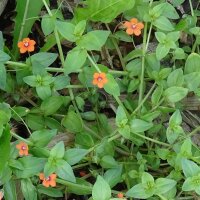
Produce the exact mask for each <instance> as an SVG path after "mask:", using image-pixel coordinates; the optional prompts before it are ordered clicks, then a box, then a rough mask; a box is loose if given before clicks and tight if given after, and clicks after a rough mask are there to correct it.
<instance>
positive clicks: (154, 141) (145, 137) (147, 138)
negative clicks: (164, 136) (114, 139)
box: [133, 132, 170, 147]
mask: <svg viewBox="0 0 200 200" xmlns="http://www.w3.org/2000/svg"><path fill="white" fill-rule="evenodd" d="M133 134H135V135H137V136H139V137H141V138H143V139H145V140H148V141H151V142H153V143H156V144H160V145H163V146H166V147H170V145H169V144H167V143H164V142H160V141H158V140H154V139H152V138H149V137H147V136H144V135H141V134H139V133H135V132H134V133H133Z"/></svg>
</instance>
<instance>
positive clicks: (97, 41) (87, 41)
mask: <svg viewBox="0 0 200 200" xmlns="http://www.w3.org/2000/svg"><path fill="white" fill-rule="evenodd" d="M109 34H110V31H102V30H95V31H91V32H88V33H87V34H86V35H83V36H82V37H81V38H80V39H79V40H77V42H76V44H77V46H78V47H79V48H84V49H86V50H88V51H92V50H96V51H100V50H101V48H102V46H103V45H104V44H105V43H106V40H107V39H108V36H109Z"/></svg>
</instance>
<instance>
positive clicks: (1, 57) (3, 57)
mask: <svg viewBox="0 0 200 200" xmlns="http://www.w3.org/2000/svg"><path fill="white" fill-rule="evenodd" d="M8 60H10V56H9V55H8V54H7V53H5V52H3V51H2V50H0V63H5V62H7V61H8Z"/></svg>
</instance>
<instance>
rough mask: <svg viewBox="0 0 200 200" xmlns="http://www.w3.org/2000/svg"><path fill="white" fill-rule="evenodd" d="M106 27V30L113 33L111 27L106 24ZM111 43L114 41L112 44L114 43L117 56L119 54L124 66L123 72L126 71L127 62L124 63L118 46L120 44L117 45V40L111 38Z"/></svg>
mask: <svg viewBox="0 0 200 200" xmlns="http://www.w3.org/2000/svg"><path fill="white" fill-rule="evenodd" d="M105 25H106V28H107V29H108V30H109V31H110V32H111V30H110V27H109V26H108V24H105ZM111 41H112V43H113V44H114V46H115V49H116V51H117V54H118V56H119V60H120V62H121V65H122V68H123V70H126V64H125V62H124V59H123V56H122V53H121V51H120V49H119V46H118V44H117V42H116V40H115V38H113V37H111Z"/></svg>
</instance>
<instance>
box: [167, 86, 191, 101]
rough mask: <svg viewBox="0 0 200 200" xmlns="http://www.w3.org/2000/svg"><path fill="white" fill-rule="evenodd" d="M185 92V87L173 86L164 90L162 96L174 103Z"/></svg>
mask: <svg viewBox="0 0 200 200" xmlns="http://www.w3.org/2000/svg"><path fill="white" fill-rule="evenodd" d="M187 93H188V89H187V88H183V87H176V86H173V87H170V88H167V89H166V90H165V91H164V97H165V99H166V100H168V101H170V102H172V103H176V102H178V101H180V100H182V99H183V98H184V97H186V95H187Z"/></svg>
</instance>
